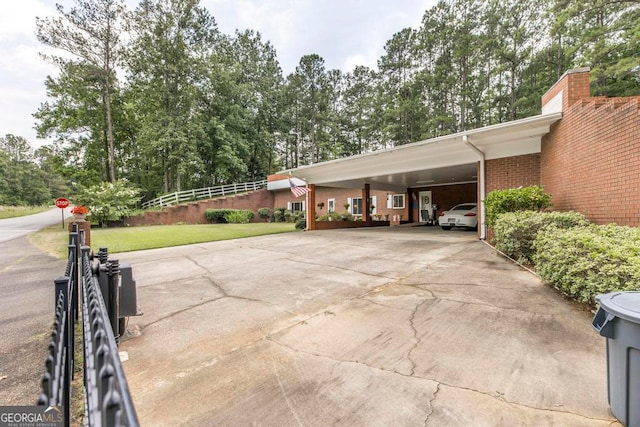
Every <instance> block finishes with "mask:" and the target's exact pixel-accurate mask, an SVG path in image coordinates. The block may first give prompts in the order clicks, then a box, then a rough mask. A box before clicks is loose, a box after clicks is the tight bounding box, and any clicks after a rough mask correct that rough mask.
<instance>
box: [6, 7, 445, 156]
mask: <svg viewBox="0 0 640 427" xmlns="http://www.w3.org/2000/svg"><path fill="white" fill-rule="evenodd" d="M435 1H436V0H201V5H202V6H204V7H206V8H207V9H208V10H209V12H211V14H212V15H213V16H214V17H215V19H216V22H217V24H218V28H219V29H220V30H221V31H222V32H224V33H227V34H233V33H234V31H235V29H240V30H244V29H247V28H249V29H253V30H256V31H259V32H260V33H261V34H262V39H263V40H268V41H270V42H271V44H272V45H273V46H274V48H275V50H276V52H277V54H278V60H279V61H280V65H281V67H282V69H283V72H284V74H285V75H287V74H289V73H291V72H293V71H294V70H295V67H296V65H297V64H298V62H299V60H300V58H301V57H302V56H304V55H307V54H311V53H317V54H318V55H320V56H321V57H323V58H324V60H325V66H326V68H327V69H334V68H338V69H340V70H342V71H351V70H352V69H353V67H355V66H356V65H366V66H369V67H372V68H375V67H376V61H377V60H378V59H379V58H380V56H381V55H382V54H383V53H384V44H385V43H386V41H387V40H389V39H390V38H391V36H392V35H393V34H394V33H396V32H398V31H400V30H401V29H402V28H405V27H412V28H417V27H418V26H419V25H420V21H421V18H422V15H423V13H424V11H425V10H426V9H428V8H429V7H431V6H432V5H433V4H434V3H435ZM58 2H59V3H62V4H63V5H65V6H67V7H68V6H69V5H71V4H72V0H59V1H58ZM55 3H56V2H55V1H53V0H20V1H13V0H12V1H6V2H3V4H2V13H1V14H0V136H4V135H6V134H8V133H11V134H14V135H18V136H23V137H25V138H27V140H28V141H29V142H31V144H32V145H33V146H34V147H35V146H39V145H42V144H43V143H46V142H47V141H43V140H38V139H37V138H36V132H35V130H34V129H33V126H34V123H35V119H34V118H33V117H32V114H33V113H34V112H36V111H37V109H38V107H39V106H40V104H41V103H42V102H44V101H45V100H46V93H45V88H44V81H45V78H46V76H47V75H55V74H56V69H55V68H54V67H53V66H51V65H49V64H47V63H46V62H44V61H43V60H42V59H41V58H40V56H39V55H38V52H42V51H44V47H43V46H42V45H40V44H39V43H38V41H37V40H36V36H35V28H36V27H35V18H36V16H39V17H48V16H56V10H55ZM127 4H128V5H129V6H130V7H131V8H133V7H135V5H136V4H137V1H136V0H127Z"/></svg>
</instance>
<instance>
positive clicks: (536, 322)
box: [118, 227, 615, 426]
mask: <svg viewBox="0 0 640 427" xmlns="http://www.w3.org/2000/svg"><path fill="white" fill-rule="evenodd" d="M118 258H119V259H120V260H121V262H130V263H131V264H132V265H133V271H134V276H135V279H136V281H137V284H138V304H139V305H140V306H141V308H142V309H143V310H144V315H143V316H142V317H137V318H132V319H131V320H130V322H129V325H128V329H129V333H131V336H130V337H129V338H128V339H127V340H125V341H124V342H123V343H122V344H121V346H120V350H121V351H126V352H127V354H128V357H129V360H128V361H126V362H125V363H124V367H125V372H126V375H127V378H128V380H129V385H130V388H131V392H132V395H133V397H134V402H135V404H136V408H137V411H138V415H139V418H140V421H141V423H142V425H154V426H158V425H167V426H169V425H171V426H172V425H198V426H200V425H225V426H234V425H239V426H240V425H241V426H244V425H264V426H325V425H344V426H377V425H379V426H391V425H394V426H425V425H426V426H448V425H452V426H469V425H474V426H483V425H486V426H497V425H502V426H513V425H532V426H533V425H535V426H539V425H571V426H608V425H612V422H613V421H615V419H614V418H613V417H612V415H611V414H610V412H609V409H608V404H607V385H606V357H605V342H604V339H603V338H601V337H600V336H599V335H597V334H596V333H595V332H593V331H592V329H591V326H590V322H591V317H592V314H591V313H590V312H588V311H585V310H584V309H582V308H581V307H580V306H577V305H574V304H572V303H571V302H568V301H566V300H564V299H563V298H562V297H561V296H559V295H558V294H557V293H556V292H555V291H553V290H552V289H550V288H549V287H546V286H544V285H543V284H541V283H540V282H539V280H538V279H536V278H535V277H534V276H532V275H531V274H530V273H528V272H525V271H522V270H521V269H519V268H518V267H516V266H514V265H512V264H511V263H509V262H508V261H507V260H505V259H503V258H501V257H500V256H498V255H496V253H495V252H494V251H493V250H492V249H491V248H490V247H489V246H487V245H485V244H484V243H482V242H479V241H477V240H475V233H472V232H461V231H451V232H443V231H441V230H439V229H437V228H431V227H412V228H393V229H392V228H384V229H368V230H365V229H359V230H336V231H321V232H305V233H302V232H300V233H291V234H284V235H275V236H264V237H258V238H250V239H242V240H235V241H227V242H217V243H209V244H199V245H193V246H184V247H180V248H172V249H159V250H151V251H142V252H137V253H127V254H122V255H120V256H118ZM614 425H615V423H614Z"/></svg>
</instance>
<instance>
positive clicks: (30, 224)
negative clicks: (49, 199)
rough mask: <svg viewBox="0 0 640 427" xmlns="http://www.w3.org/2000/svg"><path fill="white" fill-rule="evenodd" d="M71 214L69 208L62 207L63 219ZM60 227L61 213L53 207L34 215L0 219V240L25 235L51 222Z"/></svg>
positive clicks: (3, 240)
mask: <svg viewBox="0 0 640 427" xmlns="http://www.w3.org/2000/svg"><path fill="white" fill-rule="evenodd" d="M70 215H71V209H70V208H67V209H64V217H65V219H66V218H68V217H69V216H70ZM56 223H58V224H60V226H61V227H62V213H61V212H60V209H58V208H53V209H49V210H48V211H46V212H41V213H39V214H35V215H27V216H20V217H17V218H8V219H0V242H6V241H8V240H12V239H15V238H17V237H20V236H25V235H27V234H29V233H31V232H34V231H37V230H39V229H41V228H44V227H48V226H50V225H53V224H56Z"/></svg>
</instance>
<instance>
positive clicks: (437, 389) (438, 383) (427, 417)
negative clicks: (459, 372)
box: [423, 381, 440, 427]
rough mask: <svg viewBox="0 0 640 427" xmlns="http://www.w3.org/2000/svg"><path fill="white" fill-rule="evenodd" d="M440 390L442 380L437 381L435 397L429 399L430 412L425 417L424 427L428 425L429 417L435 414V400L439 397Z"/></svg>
mask: <svg viewBox="0 0 640 427" xmlns="http://www.w3.org/2000/svg"><path fill="white" fill-rule="evenodd" d="M438 392H440V382H438V381H436V391H435V392H434V393H433V397H432V398H431V399H429V413H428V414H427V416H426V417H425V419H424V424H423V425H424V427H427V423H428V422H429V417H431V415H432V414H433V402H435V400H436V398H437V397H438Z"/></svg>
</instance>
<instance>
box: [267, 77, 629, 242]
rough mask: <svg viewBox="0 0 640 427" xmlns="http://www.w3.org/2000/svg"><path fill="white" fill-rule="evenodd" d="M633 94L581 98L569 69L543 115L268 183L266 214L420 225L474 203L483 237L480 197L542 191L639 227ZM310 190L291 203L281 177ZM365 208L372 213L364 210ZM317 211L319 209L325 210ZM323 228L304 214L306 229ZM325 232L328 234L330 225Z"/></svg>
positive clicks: (584, 83)
mask: <svg viewBox="0 0 640 427" xmlns="http://www.w3.org/2000/svg"><path fill="white" fill-rule="evenodd" d="M639 102H640V97H628V98H606V97H591V96H590V94H589V69H588V68H579V69H574V70H570V71H567V72H566V73H565V74H564V75H563V76H562V77H561V78H560V79H559V80H558V82H557V83H556V84H555V85H553V87H551V88H550V89H549V91H548V92H547V93H546V94H545V95H544V96H543V97H542V114H540V115H538V116H534V117H529V118H526V119H521V120H516V121H512V122H507V123H502V124H498V125H493V126H487V127H484V128H480V129H474V130H471V131H465V132H460V133H457V134H452V135H447V136H444V137H439V138H434V139H430V140H426V141H420V142H416V143H412V144H407V145H404V146H400V147H394V148H392V149H388V150H382V151H376V152H372V153H367V154H363V155H358V156H352V157H349V158H344V159H338V160H333V161H329V162H323V163H318V164H314V165H307V166H301V167H299V168H296V169H292V170H287V171H282V172H281V173H280V175H275V176H272V177H270V178H269V184H268V188H269V190H270V191H272V193H273V197H274V205H273V206H274V207H287V208H290V209H291V210H305V211H307V210H309V207H310V206H313V207H314V209H313V210H314V211H315V212H316V213H317V214H318V215H322V214H323V213H324V212H326V211H328V210H330V209H333V210H336V211H340V212H342V211H345V210H346V209H345V207H344V205H345V204H346V203H349V208H348V211H349V212H350V213H352V214H354V215H356V216H357V217H359V218H361V219H362V221H359V224H355V223H352V224H351V225H358V226H365V225H378V224H376V219H380V218H384V217H385V216H386V215H389V218H390V219H394V218H395V219H397V218H399V216H400V215H402V219H403V220H404V221H406V222H412V223H420V222H424V220H425V211H427V212H432V211H433V205H434V204H435V205H437V211H438V212H440V211H442V210H446V209H449V208H451V207H452V206H453V205H455V204H458V203H464V202H471V201H474V202H475V201H479V203H478V205H479V215H480V219H479V224H482V226H480V227H479V231H478V233H479V237H480V238H484V237H485V236H486V227H485V226H484V215H483V213H484V206H483V204H482V200H484V196H485V195H486V194H487V193H488V192H490V191H493V190H496V189H504V188H515V187H519V186H528V185H542V186H543V187H544V188H545V191H547V192H549V193H550V194H551V195H552V197H553V208H554V209H556V210H575V211H579V212H582V213H584V214H585V215H586V216H587V218H588V219H590V220H591V221H593V222H596V223H600V224H602V223H609V222H615V223H617V224H620V225H631V226H638V225H640V216H639V215H638V213H639V212H640V191H639V190H638V188H639V187H640V109H639ZM289 176H291V177H295V178H293V179H294V180H295V181H294V182H295V183H296V185H305V184H307V185H308V186H309V187H310V188H311V189H312V190H313V191H311V192H310V193H308V194H307V195H306V198H305V197H301V198H295V197H294V196H293V194H292V193H291V191H288V190H289V184H288V182H289V181H288V177H289ZM371 205H373V206H374V207H373V208H371ZM323 211H324V212H323ZM322 228H327V225H326V224H321V223H319V222H316V221H315V218H314V216H313V215H307V229H310V230H315V229H322ZM332 228H333V227H332Z"/></svg>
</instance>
